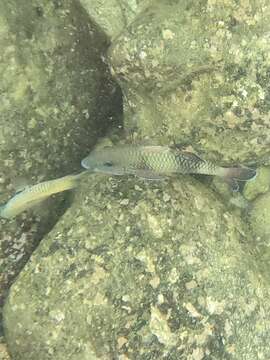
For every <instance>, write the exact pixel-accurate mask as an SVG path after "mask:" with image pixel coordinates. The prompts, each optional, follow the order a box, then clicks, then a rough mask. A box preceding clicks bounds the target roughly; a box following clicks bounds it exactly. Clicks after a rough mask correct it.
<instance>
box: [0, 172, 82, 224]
mask: <svg viewBox="0 0 270 360" xmlns="http://www.w3.org/2000/svg"><path fill="white" fill-rule="evenodd" d="M85 173H86V171H84V172H82V173H80V174H77V175H67V176H64V177H61V178H58V179H54V180H49V181H43V182H41V183H38V184H35V185H32V186H26V187H25V188H24V189H23V190H22V191H20V192H17V193H16V194H15V195H14V196H13V197H12V198H11V199H10V200H9V201H8V202H7V203H6V204H4V205H2V206H0V217H3V218H6V219H12V218H13V217H15V216H17V215H18V214H20V213H21V212H23V211H25V210H27V209H30V208H31V207H33V206H35V205H37V204H39V203H40V202H42V201H43V200H46V199H47V198H48V197H49V196H51V195H53V194H57V193H59V192H62V191H65V190H70V189H74V188H75V187H76V186H77V185H78V181H79V179H80V178H81V177H82V176H83V175H84V174H85Z"/></svg>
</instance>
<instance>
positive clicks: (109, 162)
mask: <svg viewBox="0 0 270 360" xmlns="http://www.w3.org/2000/svg"><path fill="white" fill-rule="evenodd" d="M103 165H104V166H113V163H112V162H111V161H106V162H105V163H104V164H103Z"/></svg>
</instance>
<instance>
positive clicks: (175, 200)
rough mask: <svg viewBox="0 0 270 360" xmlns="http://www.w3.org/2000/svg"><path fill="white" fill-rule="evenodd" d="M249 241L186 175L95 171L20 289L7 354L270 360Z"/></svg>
mask: <svg viewBox="0 0 270 360" xmlns="http://www.w3.org/2000/svg"><path fill="white" fill-rule="evenodd" d="M246 241H247V233H246V230H245V228H243V226H242V224H241V223H240V221H239V220H238V219H237V218H235V217H234V216H232V215H230V214H229V213H228V212H226V210H225V209H224V207H223V206H222V205H221V204H220V203H219V201H218V200H217V199H216V198H215V197H214V196H213V194H212V193H211V192H210V191H208V190H207V189H206V188H205V187H204V186H203V185H199V183H198V182H196V181H194V180H192V179H191V178H189V177H183V178H182V179H181V180H172V181H167V182H164V183H157V184H155V183H145V182H139V181H138V180H136V181H134V178H123V179H120V178H108V177H105V176H92V177H90V178H89V180H88V181H87V182H86V183H85V184H84V185H83V186H82V188H81V189H80V190H79V191H78V194H77V196H76V200H75V202H74V203H73V205H72V207H71V208H70V209H69V210H68V211H67V212H66V214H65V215H64V217H63V219H62V220H61V221H60V222H58V224H57V225H56V226H55V228H54V229H53V230H52V231H51V232H50V233H49V234H48V236H47V237H46V238H44V239H43V241H42V243H41V244H40V246H39V249H38V251H37V252H36V253H35V254H34V255H33V256H32V259H31V262H29V263H28V264H27V266H26V267H25V269H24V270H23V271H22V273H21V274H20V276H19V278H18V279H17V281H16V283H15V284H14V285H13V287H12V290H11V293H10V296H9V298H8V302H7V303H6V306H5V312H4V314H5V324H6V336H7V339H8V343H9V346H10V350H11V353H12V355H13V356H14V359H16V360H21V359H22V360H24V359H28V360H32V359H33V360H34V359H37V357H38V358H39V359H40V360H45V359H49V358H50V357H53V358H54V359H55V360H60V359H78V358H80V359H89V358H91V359H111V358H112V357H118V358H121V357H120V356H124V354H125V356H126V357H127V358H128V359H138V358H162V357H164V356H167V357H168V358H170V359H179V358H180V357H183V358H189V357H192V356H193V355H194V354H196V353H199V354H201V355H202V357H203V356H205V358H209V359H210V358H215V359H225V358H227V357H230V356H233V357H234V358H235V359H254V360H255V359H256V360H257V359H260V358H261V359H266V358H268V357H269V356H270V352H269V351H270V350H269V347H268V344H269V341H270V337H269V328H270V319H269V320H267V318H265V315H264V314H265V313H268V312H269V310H270V308H269V307H270V304H269V303H267V302H264V301H262V300H263V299H264V298H268V296H269V288H267V287H265V285H264V283H263V281H262V279H261V278H260V275H259V274H258V273H257V268H256V263H255V261H254V260H253V259H252V256H250V254H249V252H248V251H247V248H246V245H244V243H245V242H246ZM239 322H241V326H240V327H239ZM66 339H68V341H66ZM89 353H90V354H91V356H90V355H89ZM261 354H263V357H260V356H261ZM88 356H89V357H88ZM202 357H201V358H202Z"/></svg>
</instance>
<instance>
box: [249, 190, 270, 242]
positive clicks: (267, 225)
mask: <svg viewBox="0 0 270 360" xmlns="http://www.w3.org/2000/svg"><path fill="white" fill-rule="evenodd" d="M250 224H251V227H252V229H253V232H254V234H256V235H257V236H259V237H261V238H266V239H267V240H268V241H267V242H268V244H269V243H270V241H269V236H270V193H269V192H268V193H266V194H264V195H261V196H259V197H258V198H257V199H256V200H255V201H254V202H253V204H252V210H251V211H250Z"/></svg>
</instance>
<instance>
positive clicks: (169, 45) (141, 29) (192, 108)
mask: <svg viewBox="0 0 270 360" xmlns="http://www.w3.org/2000/svg"><path fill="white" fill-rule="evenodd" d="M269 16H270V5H269V3H268V2H266V1H264V0H260V1H256V2H237V1H208V2H207V1H206V2H201V1H195V0H192V1H155V2H153V3H152V5H149V7H148V8H147V9H146V10H144V11H143V12H141V13H140V14H138V15H137V16H136V18H135V19H134V21H133V22H132V23H131V24H130V25H129V26H128V27H127V28H126V29H124V30H123V32H122V33H121V34H120V35H119V36H118V37H117V39H115V41H114V42H113V44H112V46H111V49H110V61H111V67H112V71H113V73H114V74H115V76H116V78H117V80H118V82H119V83H120V84H121V87H122V89H123V91H124V95H125V97H124V98H125V125H126V127H127V128H128V129H129V130H130V131H134V130H135V131H136V130H137V132H138V133H139V137H140V138H145V137H147V138H148V139H151V141H152V142H153V140H154V141H155V142H156V143H158V144H166V143H168V141H171V142H173V141H175V142H176V143H184V144H189V145H192V146H193V147H194V149H195V150H196V151H197V152H198V153H199V154H200V155H203V158H206V159H211V160H215V161H217V160H220V159H222V161H223V162H224V164H232V163H245V162H249V161H251V163H252V162H254V161H263V160H265V161H266V162H267V163H269V159H270V156H269V155H270V147H269V143H270V131H269V106H270V102H269V98H270V88H269V53H270V42H269V31H270V23H269Z"/></svg>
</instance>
